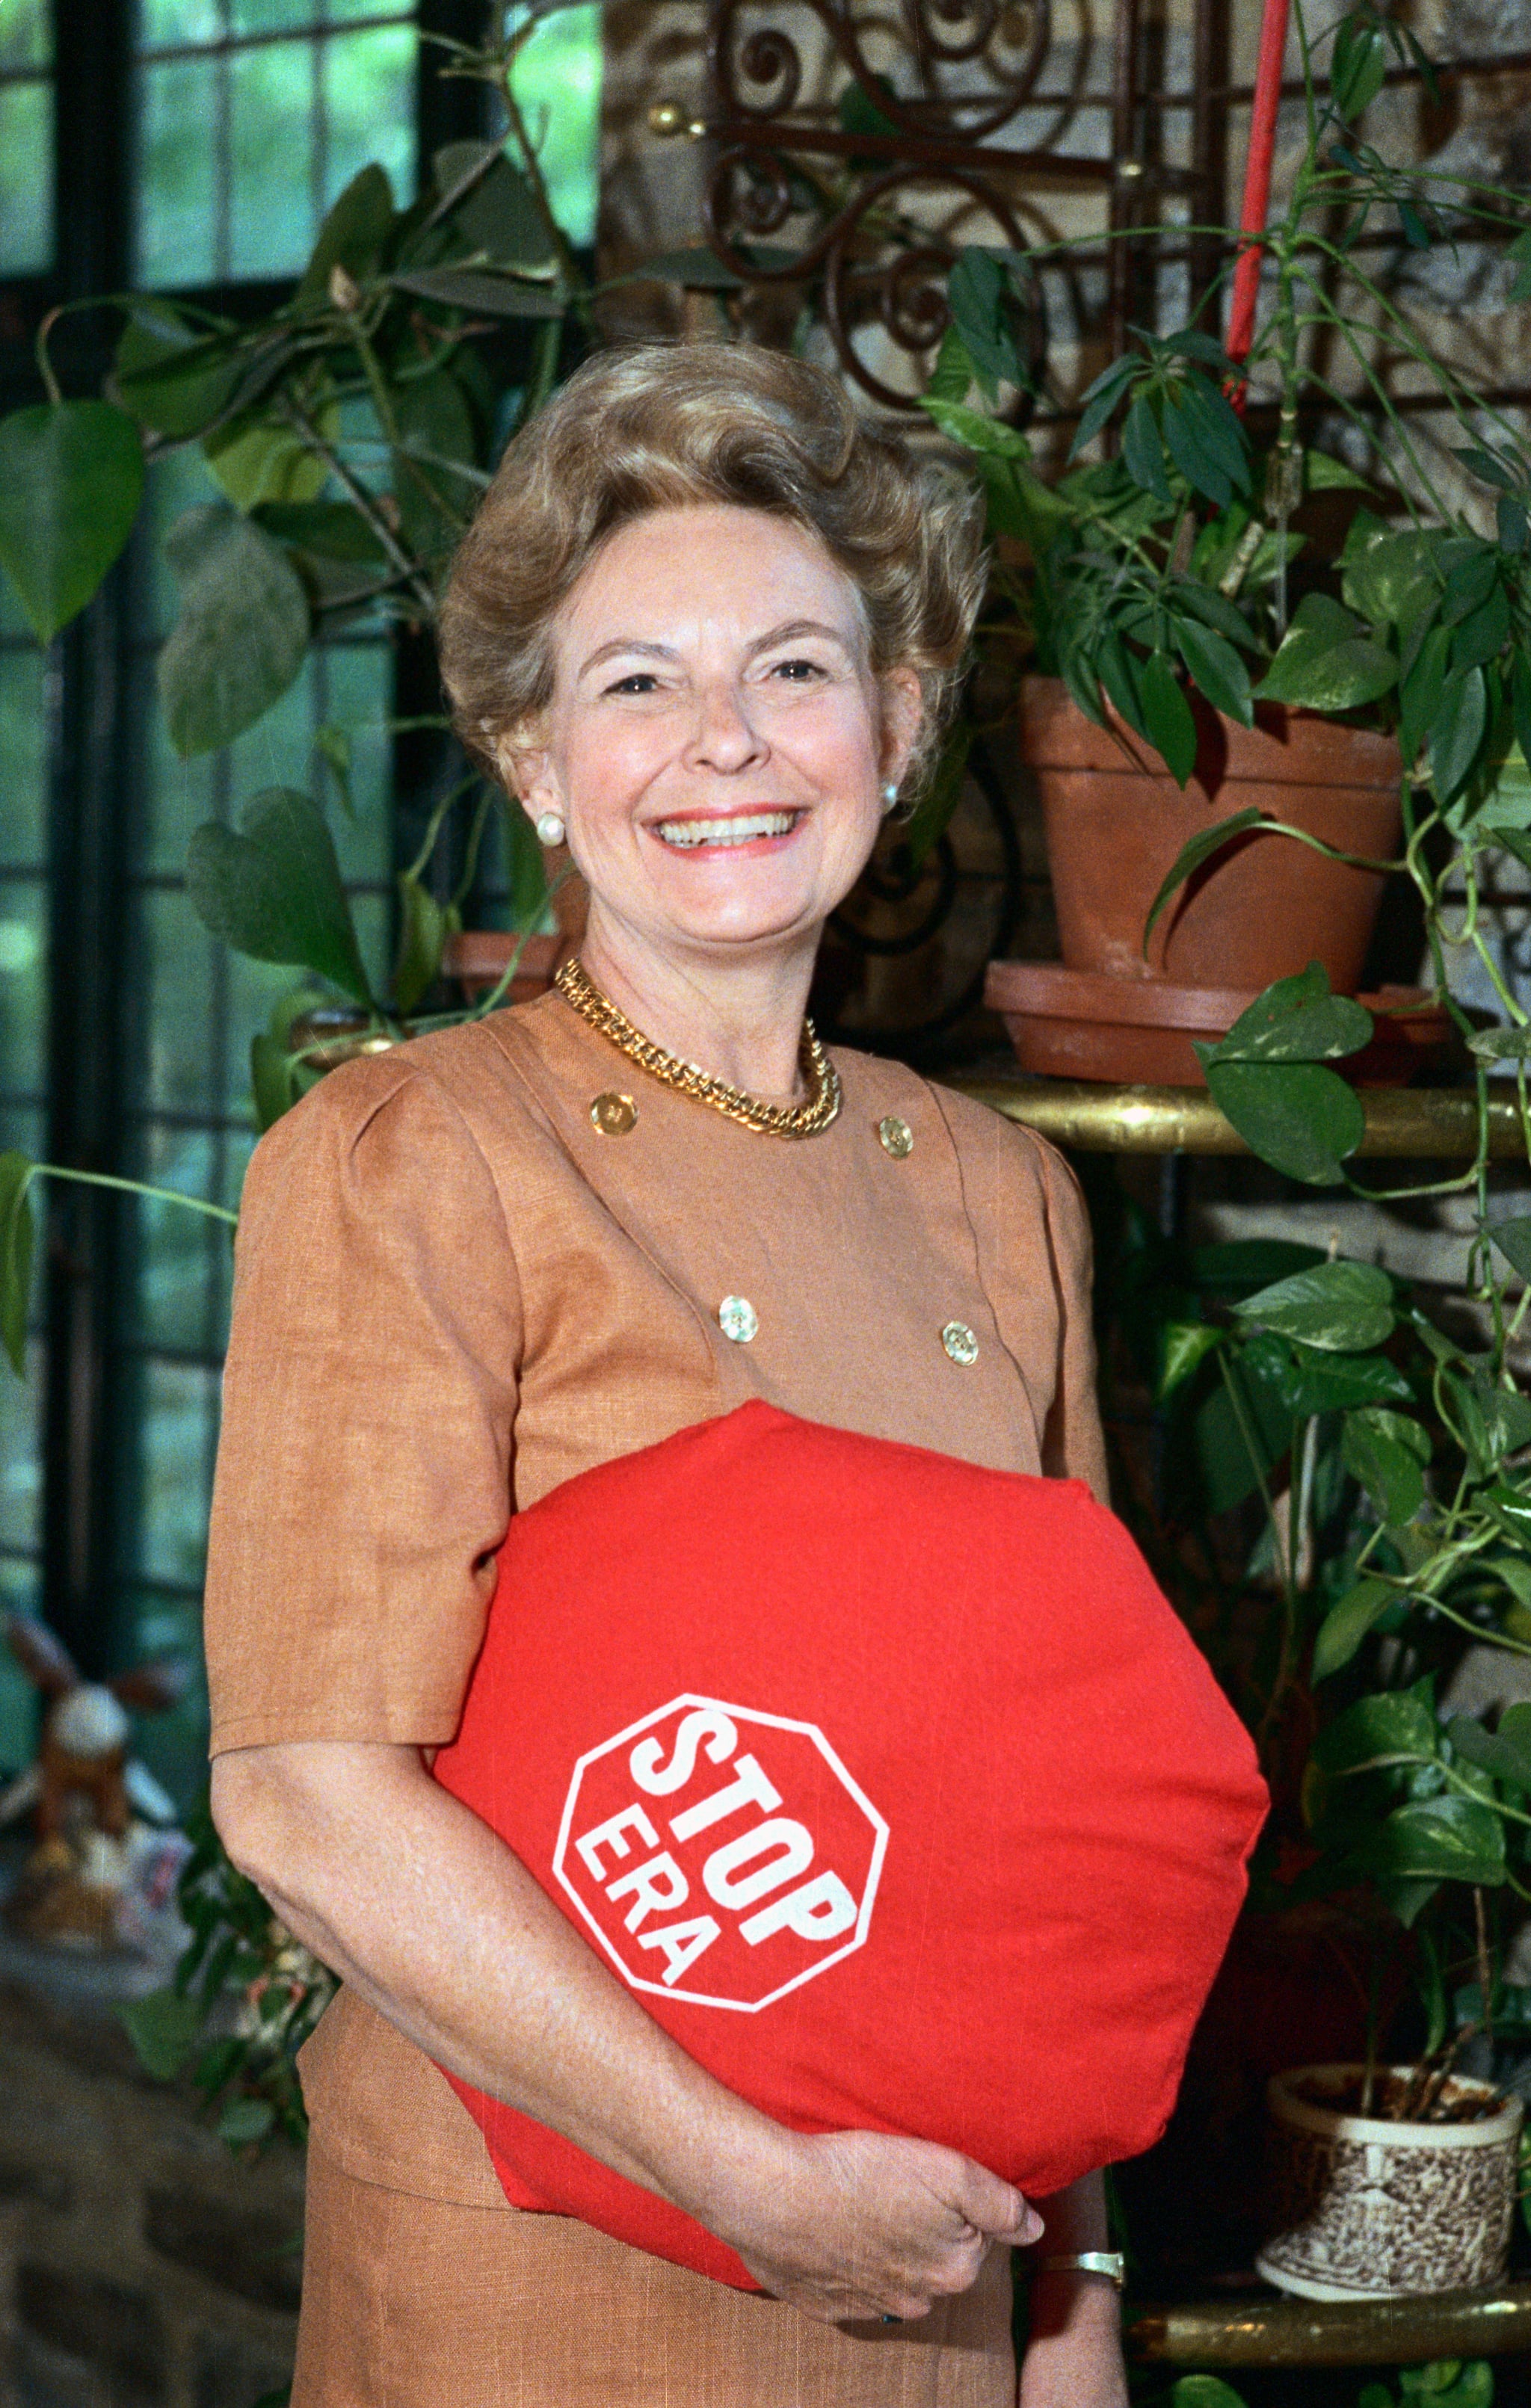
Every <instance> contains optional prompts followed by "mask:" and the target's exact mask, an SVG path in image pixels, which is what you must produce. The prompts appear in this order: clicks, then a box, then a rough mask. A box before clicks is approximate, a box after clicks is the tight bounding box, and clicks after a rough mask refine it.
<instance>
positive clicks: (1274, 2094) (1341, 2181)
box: [1255, 2065, 1522, 2300]
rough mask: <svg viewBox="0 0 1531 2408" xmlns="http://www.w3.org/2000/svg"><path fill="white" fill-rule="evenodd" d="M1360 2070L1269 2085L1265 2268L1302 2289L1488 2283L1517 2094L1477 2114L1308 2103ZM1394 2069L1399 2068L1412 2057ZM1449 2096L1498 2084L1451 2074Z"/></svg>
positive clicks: (1500, 2247)
mask: <svg viewBox="0 0 1531 2408" xmlns="http://www.w3.org/2000/svg"><path fill="white" fill-rule="evenodd" d="M1360 2071H1361V2069H1360V2067H1358V2066H1353V2065H1320V2066H1303V2067H1300V2068H1297V2069H1295V2070H1294V2071H1292V2072H1291V2073H1278V2074H1277V2076H1276V2077H1275V2079H1274V2080H1273V2081H1272V2083H1271V2085H1270V2088H1269V2091H1268V2093H1267V2098H1268V2102H1269V2108H1270V2128H1269V2160H1268V2169H1267V2171H1268V2192H1267V2214H1266V2226H1265V2229H1266V2231H1267V2232H1268V2234H1269V2235H1270V2238H1269V2239H1268V2240H1267V2241H1266V2243H1265V2244H1264V2248H1263V2249H1262V2250H1261V2252H1260V2254H1259V2256H1258V2257H1257V2258H1256V2260H1255V2263H1256V2265H1257V2266H1258V2267H1259V2269H1260V2272H1261V2273H1262V2274H1264V2277H1265V2279H1266V2281H1267V2282H1269V2283H1275V2284H1277V2285H1278V2286H1279V2287H1280V2288H1281V2289H1282V2290H1283V2291H1294V2292H1296V2293H1297V2294H1298V2296H1299V2297H1300V2298H1302V2299H1307V2300H1354V2299H1368V2298H1369V2299H1389V2298H1397V2297H1399V2296H1400V2295H1402V2294H1406V2293H1411V2292H1416V2293H1417V2292H1423V2291H1466V2290H1472V2289H1474V2288H1476V2287H1477V2286H1479V2285H1480V2284H1484V2283H1493V2282H1496V2281H1497V2280H1498V2279H1499V2277H1500V2276H1501V2275H1502V2274H1503V2272H1504V2270H1505V2255H1506V2251H1507V2249H1508V2247H1509V2224H1510V2214H1511V2211H1512V2208H1513V2205H1514V2199H1515V2164H1516V2152H1517V2144H1518V2142H1519V2138H1520V2129H1521V2114H1522V2110H1521V2102H1520V2100H1518V2099H1511V2100H1507V2101H1506V2102H1505V2103H1504V2104H1503V2105H1502V2106H1500V2107H1499V2108H1498V2109H1497V2110H1496V2111H1495V2113H1494V2114H1490V2115H1486V2116H1484V2118H1483V2119H1482V2120H1481V2122H1480V2123H1476V2124H1404V2123H1387V2122H1384V2121H1383V2120H1382V2119H1381V2118H1380V2117H1375V2116H1369V2115H1365V2116H1363V2115H1350V2114H1343V2113H1341V2112H1340V2111H1339V2110H1338V2109H1336V2108H1333V2107H1324V2106H1321V2105H1317V2104H1315V2103H1314V2097H1315V2094H1317V2096H1318V2097H1319V2098H1320V2099H1322V2097H1324V2096H1325V2095H1326V2094H1327V2095H1328V2096H1331V2097H1334V2098H1336V2099H1337V2098H1341V2097H1343V2096H1344V2094H1345V2092H1346V2090H1347V2088H1348V2087H1349V2086H1350V2085H1352V2084H1353V2083H1354V2081H1355V2078H1356V2076H1357V2075H1358V2074H1359V2072H1360ZM1391 2071H1392V2072H1393V2074H1394V2077H1395V2078H1398V2079H1407V2078H1408V2069H1399V2068H1394V2069H1391ZM1384 2078H1386V2077H1385V2076H1384ZM1446 2095H1447V2097H1448V2098H1449V2099H1452V2100H1466V2099H1469V2098H1477V2099H1481V2100H1485V2101H1487V2100H1492V2099H1493V2098H1495V2096H1496V2094H1495V2092H1494V2091H1493V2090H1491V2089H1490V2088H1489V2086H1488V2085H1486V2084H1484V2083H1480V2082H1469V2081H1467V2080H1466V2079H1464V2078H1461V2077H1457V2076H1453V2077H1452V2080H1451V2081H1450V2082H1449V2083H1448V2084H1447V2086H1446Z"/></svg>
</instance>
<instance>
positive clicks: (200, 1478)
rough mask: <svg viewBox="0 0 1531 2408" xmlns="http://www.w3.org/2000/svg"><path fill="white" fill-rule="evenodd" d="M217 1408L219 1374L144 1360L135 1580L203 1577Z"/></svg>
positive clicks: (194, 1580)
mask: <svg viewBox="0 0 1531 2408" xmlns="http://www.w3.org/2000/svg"><path fill="white" fill-rule="evenodd" d="M217 1410H218V1374H217V1372H216V1371H214V1370H211V1369H204V1368H203V1367H202V1366H201V1365H200V1364H191V1363H164V1362H155V1361H153V1360H152V1359H151V1360H149V1361H147V1362H145V1363H144V1364H143V1366H142V1370H141V1384H140V1393H139V1401H138V1449H137V1457H138V1459H137V1466H136V1469H137V1482H138V1492H139V1493H138V1512H137V1527H138V1533H139V1538H138V1547H137V1563H136V1564H135V1566H134V1567H133V1569H134V1570H135V1571H136V1572H137V1574H138V1575H139V1577H140V1578H143V1579H148V1580H159V1581H167V1582H171V1583H175V1584H180V1583H182V1582H185V1583H188V1584H194V1585H195V1584H196V1583H199V1582H200V1580H201V1578H202V1569H203V1563H204V1559H205V1556H206V1553H207V1538H208V1531H207V1515H208V1490H209V1474H210V1467H211V1462H212V1451H213V1447H214V1444H215V1442H216V1437H217V1419H216V1415H217Z"/></svg>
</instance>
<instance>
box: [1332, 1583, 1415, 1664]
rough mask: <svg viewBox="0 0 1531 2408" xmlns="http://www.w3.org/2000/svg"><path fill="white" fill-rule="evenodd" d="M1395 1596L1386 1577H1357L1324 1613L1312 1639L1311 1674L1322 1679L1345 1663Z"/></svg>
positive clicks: (1395, 1593)
mask: <svg viewBox="0 0 1531 2408" xmlns="http://www.w3.org/2000/svg"><path fill="white" fill-rule="evenodd" d="M1396 1596H1397V1591H1396V1589H1394V1588H1390V1587H1389V1585H1388V1584H1387V1582H1386V1581H1379V1580H1363V1581H1357V1583H1356V1584H1355V1586H1354V1588H1352V1589H1350V1590H1349V1591H1348V1592H1347V1594H1346V1595H1345V1596H1344V1597H1342V1598H1340V1600H1339V1603H1338V1604H1337V1605H1336V1607H1335V1608H1334V1610H1333V1612H1332V1613H1329V1614H1327V1615H1326V1616H1325V1618H1324V1620H1323V1622H1322V1625H1321V1627H1320V1630H1319V1635H1318V1637H1317V1639H1316V1640H1315V1641H1314V1642H1313V1678H1314V1679H1315V1681H1326V1680H1327V1679H1328V1677H1329V1675H1330V1673H1331V1672H1337V1671H1339V1670H1340V1669H1341V1667H1342V1666H1344V1665H1346V1664H1348V1663H1349V1662H1350V1658H1351V1656H1353V1655H1354V1654H1355V1651H1356V1649H1357V1648H1358V1647H1359V1646H1360V1644H1361V1642H1362V1641H1363V1639H1365V1636H1366V1633H1367V1631H1368V1630H1369V1629H1370V1628H1371V1627H1372V1625H1373V1623H1375V1622H1376V1621H1377V1619H1378V1617H1379V1614H1382V1613H1386V1612H1387V1609H1388V1607H1389V1606H1390V1605H1391V1604H1392V1603H1393V1602H1394V1598H1395V1597H1396Z"/></svg>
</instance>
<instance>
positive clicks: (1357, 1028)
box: [1207, 962, 1372, 1062]
mask: <svg viewBox="0 0 1531 2408" xmlns="http://www.w3.org/2000/svg"><path fill="white" fill-rule="evenodd" d="M1371 1033H1372V1017H1371V1014H1370V1012H1369V1011H1366V1009H1365V1006H1364V1005H1362V1004H1359V1003H1356V1002H1354V1001H1352V999H1351V998H1350V996H1344V995H1336V994H1334V993H1333V992H1332V990H1331V988H1330V984H1329V973H1328V971H1327V970H1326V969H1325V968H1324V967H1323V965H1322V962H1309V963H1308V965H1307V969H1305V970H1297V971H1294V972H1293V975H1292V977H1290V978H1284V979H1278V980H1277V981H1276V982H1275V983H1274V985H1271V986H1268V987H1266V989H1265V991H1264V995H1260V996H1256V997H1255V1000H1254V1001H1253V1003H1251V1004H1250V1005H1249V1009H1248V1011H1242V1012H1240V1014H1239V1016H1238V1018H1237V1019H1236V1020H1235V1023H1234V1025H1233V1026H1232V1028H1230V1030H1229V1031H1228V1034H1227V1036H1226V1037H1224V1038H1223V1039H1221V1041H1220V1043H1219V1044H1217V1045H1215V1046H1213V1047H1212V1048H1210V1049H1209V1052H1208V1054H1207V1059H1208V1060H1210V1061H1214V1062H1332V1061H1336V1060H1338V1059H1340V1058H1341V1057H1342V1056H1343V1055H1345V1054H1355V1053H1358V1052H1359V1051H1360V1049H1361V1047H1362V1046H1363V1045H1366V1044H1369V1043H1370V1041H1371Z"/></svg>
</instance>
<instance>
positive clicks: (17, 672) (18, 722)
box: [0, 650, 46, 869]
mask: <svg viewBox="0 0 1531 2408" xmlns="http://www.w3.org/2000/svg"><path fill="white" fill-rule="evenodd" d="M44 711H45V704H44V696H43V658H42V654H41V652H36V651H35V650H34V651H30V652H11V651H9V650H6V651H0V796H4V797H5V804H4V809H3V810H0V867H4V868H7V869H28V868H36V869H40V868H42V867H43V866H44V855H45V850H46V839H45V838H44V835H43V783H44V757H43V746H44V735H45V724H46V723H45V717H44Z"/></svg>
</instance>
